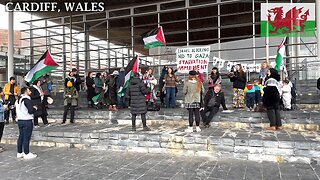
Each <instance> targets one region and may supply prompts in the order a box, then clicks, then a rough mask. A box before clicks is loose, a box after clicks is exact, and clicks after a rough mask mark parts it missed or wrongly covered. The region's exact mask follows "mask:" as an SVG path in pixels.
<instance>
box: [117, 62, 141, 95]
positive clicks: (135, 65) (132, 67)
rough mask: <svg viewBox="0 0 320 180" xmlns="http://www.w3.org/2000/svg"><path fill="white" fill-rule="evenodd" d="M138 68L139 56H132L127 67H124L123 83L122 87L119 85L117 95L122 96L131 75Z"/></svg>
mask: <svg viewBox="0 0 320 180" xmlns="http://www.w3.org/2000/svg"><path fill="white" fill-rule="evenodd" d="M138 69H139V57H138V56H136V57H135V58H133V59H132V60H131V61H130V62H129V64H128V65H127V67H126V68H125V78H124V84H123V86H122V87H120V89H119V91H118V96H120V97H121V96H122V95H123V93H124V92H125V90H126V89H127V88H128V86H129V84H130V80H131V78H132V77H133V75H134V73H137V72H138Z"/></svg>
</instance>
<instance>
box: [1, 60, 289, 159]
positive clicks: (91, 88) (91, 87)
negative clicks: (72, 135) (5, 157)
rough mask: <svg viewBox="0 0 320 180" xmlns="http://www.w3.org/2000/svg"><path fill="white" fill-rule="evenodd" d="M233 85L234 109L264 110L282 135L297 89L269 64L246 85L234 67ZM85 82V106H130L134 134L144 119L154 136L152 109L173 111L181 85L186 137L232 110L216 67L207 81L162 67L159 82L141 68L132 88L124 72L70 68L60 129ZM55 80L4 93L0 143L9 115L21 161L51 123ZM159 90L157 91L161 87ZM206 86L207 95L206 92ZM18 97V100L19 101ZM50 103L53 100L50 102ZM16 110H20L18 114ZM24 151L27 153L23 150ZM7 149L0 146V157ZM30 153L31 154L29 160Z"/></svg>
mask: <svg viewBox="0 0 320 180" xmlns="http://www.w3.org/2000/svg"><path fill="white" fill-rule="evenodd" d="M226 75H227V77H228V78H229V79H230V81H231V82H232V84H233V99H232V100H233V101H232V102H233V103H232V107H233V108H234V109H247V110H248V111H254V110H255V111H260V110H256V109H259V108H260V109H265V111H266V112H267V116H268V118H269V121H270V127H268V128H267V130H281V129H282V123H281V119H280V107H281V106H283V110H291V108H292V106H291V104H292V102H291V99H292V98H293V97H292V96H293V95H292V88H293V84H292V83H291V82H290V81H289V79H288V78H284V80H283V81H282V82H280V75H279V73H278V71H277V70H275V69H274V68H270V67H269V65H268V64H267V63H263V64H262V65H261V72H260V76H259V78H258V79H254V80H252V81H248V80H247V78H246V74H245V72H244V71H243V69H242V66H241V64H237V65H235V66H234V67H232V70H231V71H230V72H229V73H227V74H226ZM83 82H85V84H86V90H87V102H88V107H89V108H97V109H99V108H107V109H108V110H110V111H117V110H118V109H122V108H128V107H130V113H131V116H132V131H136V117H137V115H141V119H142V124H143V130H145V131H150V128H149V127H148V126H147V123H146V121H147V120H146V113H147V111H148V110H159V107H157V101H158V98H159V99H160V102H161V107H164V108H175V107H176V95H177V93H178V88H177V85H178V84H179V83H182V82H183V84H184V86H183V92H182V93H183V94H184V104H183V106H184V107H185V108H186V109H187V110H188V113H189V126H188V127H187V129H186V130H185V131H186V132H189V133H191V132H193V131H194V129H193V127H194V126H193V124H194V122H195V131H196V132H200V131H201V129H200V124H201V123H200V120H201V119H202V121H203V127H205V128H208V127H210V122H211V120H212V119H213V117H214V116H215V114H216V113H217V112H218V111H219V107H220V106H222V108H223V110H228V108H227V106H226V102H225V95H224V91H229V90H228V89H227V90H222V85H223V83H222V78H221V74H220V72H219V69H218V68H217V67H213V68H212V70H211V72H210V73H209V74H208V75H207V77H206V78H205V77H204V76H203V74H202V73H201V72H200V71H199V69H198V68H196V67H195V68H194V70H192V71H189V73H188V76H187V78H186V79H185V80H182V79H181V78H179V77H178V76H177V75H176V70H174V69H173V68H171V67H167V66H164V67H163V69H162V70H161V74H160V78H159V80H158V79H156V78H155V76H154V74H153V69H152V68H148V69H147V70H146V71H145V72H144V73H143V72H142V70H141V69H139V72H137V73H135V74H134V75H133V77H132V79H131V81H130V82H129V83H126V74H125V69H124V68H121V69H120V72H119V71H118V70H114V71H113V72H112V73H110V74H107V73H106V72H104V73H99V72H98V73H94V72H88V74H87V76H86V78H85V81H83V80H82V79H81V78H80V76H79V74H78V70H77V69H75V68H74V69H72V70H71V72H70V73H69V74H68V77H67V78H66V79H65V82H64V85H65V88H64V93H63V105H64V113H63V117H62V124H65V123H66V120H67V115H68V112H69V111H70V123H74V122H75V119H74V118H75V110H76V109H77V107H78V105H79V91H80V86H81V84H83ZM124 86H127V87H126V91H122V92H121V93H120V91H119V90H120V89H123V88H124ZM52 87H53V84H52V81H51V80H50V77H49V76H48V74H46V75H44V76H42V77H40V78H39V79H37V80H35V81H34V82H33V83H32V85H28V86H24V87H22V89H21V90H20V87H19V86H18V85H17V83H16V79H15V78H14V77H11V78H10V81H9V82H8V83H6V84H5V85H4V88H3V89H2V88H0V95H1V99H0V100H1V103H0V141H1V137H2V133H3V129H4V126H5V124H9V122H10V121H9V119H10V112H11V117H12V122H13V123H18V127H19V134H20V135H19V140H18V154H17V157H25V158H34V157H36V155H35V154H32V153H29V145H28V144H29V142H30V137H31V133H32V129H33V127H35V128H37V127H39V123H38V118H39V117H41V119H42V122H43V124H44V125H45V126H50V124H49V123H48V119H47V116H48V113H47V108H48V102H49V101H50V99H51V91H52ZM157 87H158V88H157ZM205 87H207V90H205ZM19 94H20V96H19ZM51 101H52V100H51ZM17 108H18V109H17ZM22 149H23V150H22ZM2 150H3V148H1V147H0V152H1V151H2ZM28 154H29V155H28Z"/></svg>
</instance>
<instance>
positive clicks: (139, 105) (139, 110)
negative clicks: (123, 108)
mask: <svg viewBox="0 0 320 180" xmlns="http://www.w3.org/2000/svg"><path fill="white" fill-rule="evenodd" d="M147 93H148V91H147V88H146V87H145V85H144V83H143V82H142V80H141V79H140V78H139V74H138V73H136V74H135V75H134V77H133V78H132V79H131V80H130V85H129V88H128V95H129V97H130V113H131V115H132V131H136V117H137V114H140V115H141V119H142V124H143V130H144V131H150V128H149V127H147V120H146V113H147V105H146V102H145V95H146V94H147Z"/></svg>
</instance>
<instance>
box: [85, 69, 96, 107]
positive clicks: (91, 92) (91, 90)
mask: <svg viewBox="0 0 320 180" xmlns="http://www.w3.org/2000/svg"><path fill="white" fill-rule="evenodd" d="M86 86H87V101H88V108H93V105H94V104H93V101H92V98H93V97H94V96H95V95H96V93H95V83H94V79H93V72H92V71H89V72H88V75H87V77H86Z"/></svg>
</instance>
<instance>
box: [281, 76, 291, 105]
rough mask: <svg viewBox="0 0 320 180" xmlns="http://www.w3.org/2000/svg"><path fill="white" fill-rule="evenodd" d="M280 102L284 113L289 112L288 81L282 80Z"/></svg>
mask: <svg viewBox="0 0 320 180" xmlns="http://www.w3.org/2000/svg"><path fill="white" fill-rule="evenodd" d="M282 102H283V105H284V110H285V111H288V110H291V86H290V81H289V80H288V79H285V80H283V86H282Z"/></svg>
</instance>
